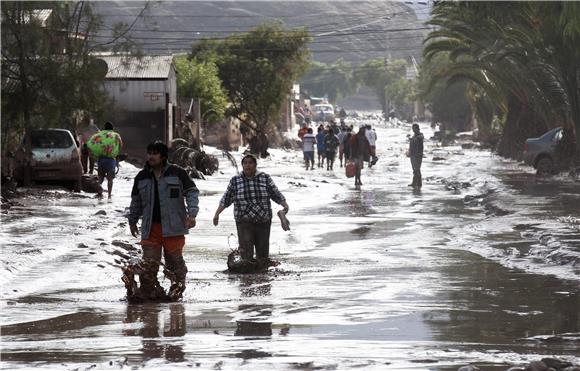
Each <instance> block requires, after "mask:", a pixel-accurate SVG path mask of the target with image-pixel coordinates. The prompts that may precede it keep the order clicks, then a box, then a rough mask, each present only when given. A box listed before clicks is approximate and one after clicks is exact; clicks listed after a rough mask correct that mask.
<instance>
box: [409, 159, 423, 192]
mask: <svg viewBox="0 0 580 371" xmlns="http://www.w3.org/2000/svg"><path fill="white" fill-rule="evenodd" d="M422 162H423V156H420V157H419V156H411V167H412V168H413V182H412V183H411V185H412V186H413V187H422V186H423V180H422V179H421V163H422Z"/></svg>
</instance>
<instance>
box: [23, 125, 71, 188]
mask: <svg viewBox="0 0 580 371" xmlns="http://www.w3.org/2000/svg"><path fill="white" fill-rule="evenodd" d="M15 162H16V168H15V170H14V177H15V178H16V180H17V181H19V183H21V184H24V185H28V184H29V183H31V182H34V181H57V182H62V181H64V182H66V183H67V184H68V185H69V186H70V188H71V189H72V190H74V191H75V192H79V191H80V190H81V186H82V179H81V178H82V173H83V168H82V165H81V160H80V151H79V148H78V146H77V143H76V141H75V139H74V137H73V135H72V133H71V132H70V131H68V130H65V129H43V130H32V131H29V132H28V133H27V134H26V135H25V136H24V140H23V142H22V145H21V146H20V148H19V149H18V151H17V152H16V156H15Z"/></svg>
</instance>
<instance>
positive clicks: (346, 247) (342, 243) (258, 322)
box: [0, 122, 580, 370]
mask: <svg viewBox="0 0 580 371" xmlns="http://www.w3.org/2000/svg"><path fill="white" fill-rule="evenodd" d="M371 123H372V124H374V122H371ZM423 130H424V131H425V133H426V137H427V138H428V137H430V136H431V133H430V129H429V128H428V127H427V126H425V127H423ZM377 133H378V138H379V139H378V142H377V151H378V155H379V157H380V160H379V162H378V164H377V165H376V166H375V167H373V168H371V169H365V170H363V177H362V181H363V183H364V185H363V186H362V187H361V188H360V189H356V188H355V187H354V180H353V179H346V178H345V177H344V175H343V170H342V169H340V168H339V167H338V165H336V166H335V170H334V171H333V172H328V171H326V170H322V169H316V170H314V171H306V170H304V169H303V168H302V166H301V155H300V154H299V153H295V152H292V151H290V152H285V151H272V158H271V159H267V160H263V161H260V163H259V168H260V169H261V170H264V171H266V172H268V173H270V174H272V175H273V176H274V180H275V182H276V183H277V185H278V187H279V188H280V190H281V191H282V192H283V193H284V194H285V195H286V197H287V198H288V203H289V205H290V214H289V219H290V222H291V228H292V230H291V231H290V232H284V231H282V229H281V228H280V225H279V221H278V220H275V221H274V223H273V226H272V237H271V247H270V251H271V256H272V257H273V258H274V259H277V260H280V261H281V262H282V264H281V265H280V266H279V267H278V268H277V269H273V270H271V271H270V272H269V273H267V274H257V275H231V274H227V273H224V270H225V268H226V257H227V254H228V253H229V251H230V250H231V249H232V248H235V247H236V239H235V236H230V235H231V234H232V232H235V224H234V222H233V216H232V211H231V210H229V211H226V212H224V213H223V214H222V215H223V216H222V218H221V221H220V225H219V227H214V226H213V225H212V224H211V218H212V217H213V212H214V210H215V208H216V206H217V203H218V201H219V198H220V196H221V193H222V192H223V191H224V190H225V187H226V185H227V181H228V179H229V177H231V176H232V175H233V174H234V168H233V167H232V166H231V165H230V164H228V162H227V159H225V158H220V166H221V169H222V171H223V173H222V174H218V175H216V176H214V177H211V179H209V180H207V181H197V182H196V183H197V184H198V186H199V188H200V190H201V192H202V196H201V200H200V215H199V217H198V225H197V227H196V228H195V229H194V230H193V231H192V233H191V234H190V235H189V236H188V237H187V243H186V251H185V260H186V262H187V264H188V267H189V270H190V272H189V274H188V288H187V290H186V292H185V295H184V300H183V302H180V303H172V304H147V305H129V304H127V303H126V302H125V301H124V300H123V299H124V294H125V292H124V287H123V284H122V282H121V281H120V276H121V271H120V269H119V265H120V264H122V263H123V260H124V259H125V258H127V257H128V256H131V255H134V254H138V250H137V249H136V245H135V242H136V240H134V239H133V238H132V237H131V236H130V235H129V232H128V228H127V226H126V223H125V219H124V217H123V214H124V212H125V209H126V207H127V206H128V203H129V193H130V187H131V185H132V178H133V177H134V175H135V174H136V172H137V169H135V168H133V167H132V166H130V165H125V164H123V166H124V167H123V168H122V169H121V172H120V175H121V176H120V178H119V179H117V181H116V182H115V189H114V199H113V201H112V202H107V201H106V200H105V201H98V200H95V199H93V198H90V197H89V195H84V196H83V195H81V196H80V197H74V198H67V197H65V198H58V199H54V198H50V197H48V198H43V199H42V200H38V199H37V198H30V199H25V200H22V203H23V206H22V207H17V208H15V209H14V210H11V211H10V213H9V214H6V215H3V220H2V235H1V237H2V244H3V254H2V262H3V275H2V281H1V283H2V294H1V300H0V304H1V310H2V339H1V345H2V347H1V350H2V361H1V363H0V367H2V368H3V369H14V368H20V369H26V368H37V367H46V368H64V369H75V368H80V369H86V368H89V367H91V366H92V365H96V367H97V368H102V369H119V368H126V369H131V368H138V369H141V368H144V369H175V368H191V367H193V368H199V369H224V370H225V369H230V370H239V369H252V370H262V369H263V370H271V369H274V368H275V369H305V370H311V369H351V368H356V369H377V370H381V369H403V368H404V369H438V370H456V369H457V368H458V367H459V366H462V365H466V364H475V365H478V366H479V367H480V368H482V369H490V370H492V369H494V370H495V369H506V368H508V366H507V365H512V364H522V363H525V362H528V361H531V360H539V359H540V358H542V357H543V356H545V355H553V356H558V357H562V358H567V359H571V360H573V361H576V362H579V361H580V359H579V358H578V354H580V287H579V286H580V285H579V282H580V258H579V256H580V221H579V220H578V218H579V215H578V214H579V213H578V210H580V185H579V183H574V182H573V181H571V180H570V179H567V178H565V177H559V178H558V177H557V178H551V179H537V178H536V177H535V175H533V173H532V169H531V168H522V167H520V166H518V165H517V164H516V163H514V162H511V161H506V160H503V159H501V158H498V157H496V156H494V155H492V154H490V153H489V152H487V151H479V150H474V149H463V148H461V146H459V145H457V146H453V147H443V148H441V147H437V146H436V144H435V143H434V142H429V141H428V142H427V143H426V154H425V159H424V162H423V178H424V187H423V189H422V190H421V191H412V190H411V189H410V188H409V187H407V186H406V185H407V184H408V183H409V182H410V180H411V177H412V174H411V169H410V164H409V160H408V159H407V158H406V157H405V156H404V151H405V147H406V137H405V135H406V134H407V133H410V127H407V126H405V127H392V126H389V125H387V124H384V123H381V124H380V125H379V126H378V127H377ZM216 153H218V152H216ZM236 158H238V159H239V158H240V154H236ZM434 158H436V160H434ZM85 196H86V197H85ZM275 210H277V208H275ZM97 212H99V214H100V215H95V214H97ZM163 283H164V284H165V285H167V281H164V282H163Z"/></svg>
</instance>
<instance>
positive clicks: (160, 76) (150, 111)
mask: <svg viewBox="0 0 580 371" xmlns="http://www.w3.org/2000/svg"><path fill="white" fill-rule="evenodd" d="M98 59H100V60H102V61H104V62H105V63H106V70H107V72H106V75H105V82H104V87H105V91H106V92H107V93H108V95H109V97H110V98H111V99H112V100H113V104H114V109H113V110H112V111H111V113H110V114H109V116H108V120H110V121H111V122H113V124H114V125H115V130H117V131H118V132H119V133H120V134H121V136H122V137H123V142H124V144H125V151H126V152H128V153H129V154H131V155H133V156H142V155H143V154H144V148H145V146H146V145H147V144H148V143H150V142H152V141H155V140H163V141H165V142H166V143H169V142H170V141H171V140H172V139H173V130H174V126H175V112H176V104H177V80H176V78H177V72H176V70H175V66H174V64H173V57H172V56H144V57H140V58H138V57H132V56H125V55H104V56H98Z"/></svg>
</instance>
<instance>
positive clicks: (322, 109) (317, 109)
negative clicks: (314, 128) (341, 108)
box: [315, 106, 333, 112]
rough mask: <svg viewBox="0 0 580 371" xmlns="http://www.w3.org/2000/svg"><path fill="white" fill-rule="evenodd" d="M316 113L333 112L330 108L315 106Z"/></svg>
mask: <svg viewBox="0 0 580 371" xmlns="http://www.w3.org/2000/svg"><path fill="white" fill-rule="evenodd" d="M315 110H316V111H324V112H333V109H332V106H316V108H315Z"/></svg>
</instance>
